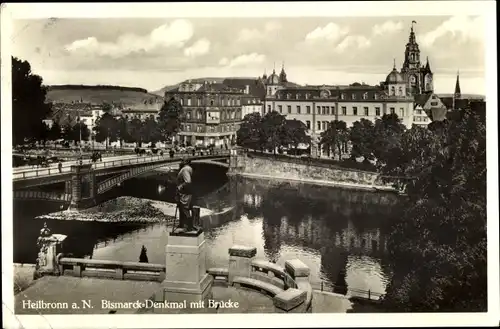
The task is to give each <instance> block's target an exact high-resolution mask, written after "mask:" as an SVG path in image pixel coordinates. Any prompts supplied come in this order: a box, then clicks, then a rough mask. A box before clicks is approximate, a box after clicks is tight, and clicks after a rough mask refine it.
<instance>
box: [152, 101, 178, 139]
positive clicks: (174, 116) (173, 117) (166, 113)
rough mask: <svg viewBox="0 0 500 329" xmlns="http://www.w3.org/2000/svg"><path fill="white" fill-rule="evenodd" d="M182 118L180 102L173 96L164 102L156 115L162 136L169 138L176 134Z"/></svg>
mask: <svg viewBox="0 0 500 329" xmlns="http://www.w3.org/2000/svg"><path fill="white" fill-rule="evenodd" d="M183 120H184V113H183V109H182V105H181V103H179V102H178V101H177V100H176V99H175V98H173V97H172V98H170V100H169V101H168V102H164V103H163V105H162V107H161V109H160V113H159V117H158V126H159V131H160V134H161V136H162V138H163V139H164V140H169V139H170V138H171V137H172V136H174V135H175V134H177V133H178V132H179V129H180V126H181V121H183Z"/></svg>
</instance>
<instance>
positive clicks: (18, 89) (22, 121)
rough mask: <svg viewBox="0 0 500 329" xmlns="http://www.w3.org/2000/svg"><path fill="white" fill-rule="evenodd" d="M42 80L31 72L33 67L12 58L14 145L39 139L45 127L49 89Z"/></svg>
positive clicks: (48, 107) (48, 105) (48, 111)
mask: <svg viewBox="0 0 500 329" xmlns="http://www.w3.org/2000/svg"><path fill="white" fill-rule="evenodd" d="M42 82H43V80H42V78H41V77H40V76H38V75H36V74H33V73H32V72H31V65H30V64H29V63H28V62H27V61H22V60H20V59H18V58H16V57H12V132H13V134H12V143H13V145H18V144H23V143H24V142H25V141H33V140H35V139H39V138H40V136H41V134H42V131H43V130H44V127H43V125H42V120H43V119H45V118H46V117H47V115H48V114H49V113H50V109H51V105H50V104H47V103H45V101H46V95H47V89H46V87H45V86H43V85H42Z"/></svg>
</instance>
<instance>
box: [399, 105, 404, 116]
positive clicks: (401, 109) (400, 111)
mask: <svg viewBox="0 0 500 329" xmlns="http://www.w3.org/2000/svg"><path fill="white" fill-rule="evenodd" d="M404 116H405V109H404V108H402V107H401V108H399V117H401V118H402V117H404Z"/></svg>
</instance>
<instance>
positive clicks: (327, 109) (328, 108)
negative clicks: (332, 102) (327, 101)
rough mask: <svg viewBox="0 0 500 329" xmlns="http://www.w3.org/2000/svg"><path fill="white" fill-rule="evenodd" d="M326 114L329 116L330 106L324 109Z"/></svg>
mask: <svg viewBox="0 0 500 329" xmlns="http://www.w3.org/2000/svg"><path fill="white" fill-rule="evenodd" d="M326 114H328V115H329V114H330V106H327V107H326Z"/></svg>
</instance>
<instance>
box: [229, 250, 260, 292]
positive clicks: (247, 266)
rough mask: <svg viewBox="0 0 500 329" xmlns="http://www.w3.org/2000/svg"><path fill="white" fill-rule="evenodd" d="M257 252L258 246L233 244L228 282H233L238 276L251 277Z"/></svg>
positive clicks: (230, 252)
mask: <svg viewBox="0 0 500 329" xmlns="http://www.w3.org/2000/svg"><path fill="white" fill-rule="evenodd" d="M256 254H257V248H255V247H247V246H232V247H231V248H229V276H228V282H229V284H230V285H232V284H233V280H234V278H235V277H237V276H242V277H245V278H249V277H250V272H251V271H252V268H251V264H252V260H253V259H254V258H255V255H256Z"/></svg>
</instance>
